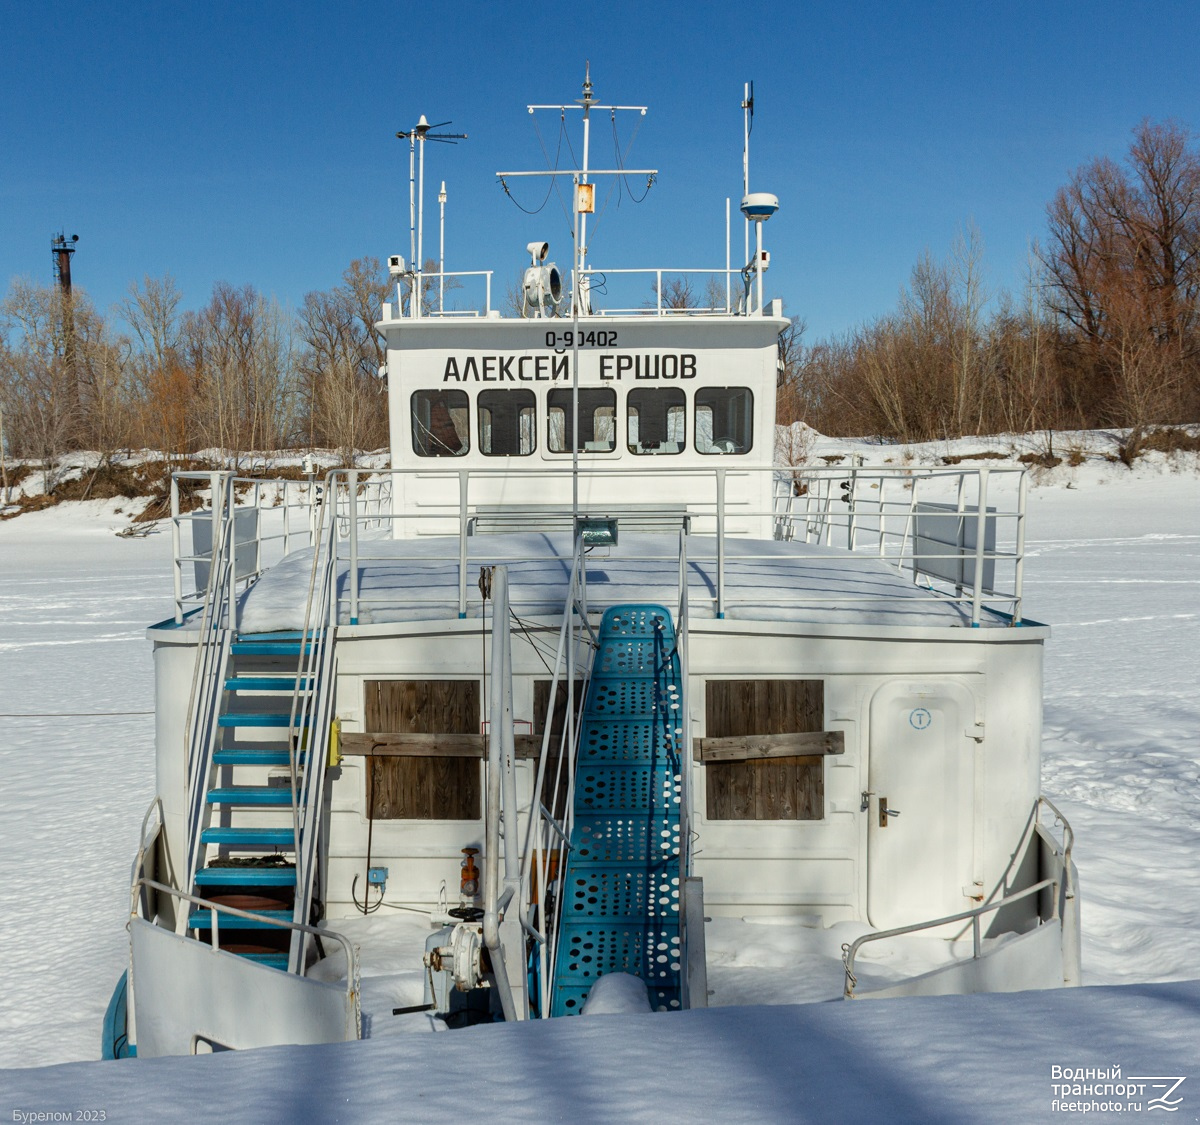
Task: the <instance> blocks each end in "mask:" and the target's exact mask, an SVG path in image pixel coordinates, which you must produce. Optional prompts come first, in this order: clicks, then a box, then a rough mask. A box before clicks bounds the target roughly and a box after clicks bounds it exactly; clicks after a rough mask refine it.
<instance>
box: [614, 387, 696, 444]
mask: <svg viewBox="0 0 1200 1125" xmlns="http://www.w3.org/2000/svg"><path fill="white" fill-rule="evenodd" d="M685 429H686V406H685V396H684V393H683V391H681V390H678V389H675V388H667V389H662V390H659V389H652V388H650V387H639V388H637V389H636V390H632V391H630V392H629V394H628V395H627V396H626V399H625V432H626V440H627V441H628V443H629V452H630V453H637V454H663V453H682V452H683V449H684V445H685V443H686V441H687V435H686V433H685Z"/></svg>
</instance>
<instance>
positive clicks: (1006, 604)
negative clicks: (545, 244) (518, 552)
mask: <svg viewBox="0 0 1200 1125" xmlns="http://www.w3.org/2000/svg"><path fill="white" fill-rule="evenodd" d="M724 461H725V459H722V463H721V464H719V465H715V466H712V467H707V466H705V467H697V466H686V467H682V468H661V467H659V465H658V464H656V465H655V466H654V467H653V469H652V470H648V469H646V468H645V467H643V466H639V467H637V468H632V467H629V468H626V467H624V466H608V465H590V466H589V467H588V469H587V470H586V479H587V482H588V486H589V489H590V490H591V493H592V495H594V496H597V497H602V498H603V499H597V500H592V501H588V502H587V504H586V512H584V514H585V515H588V516H589V517H590V516H596V515H601V514H607V515H609V516H611V517H612V518H615V519H616V520H617V522H618V527H619V532H620V535H621V538H622V542H626V541H627V540H628V537H630V536H633V535H636V534H637V533H639V532H642V531H657V532H660V533H661V532H664V531H668V530H671V529H673V533H674V534H678V531H679V530H680V529H681V528H682V529H683V530H685V531H686V532H687V533H688V536H689V540H688V549H687V558H688V562H689V569H688V572H687V574H688V583H687V598H688V603H689V609H690V612H691V614H692V616H693V617H694V616H695V615H696V614H697V613H701V614H702V615H707V614H711V615H712V616H714V617H717V618H723V617H727V616H729V614H730V613H731V612H736V611H737V610H738V608H739V607H740V606H744V605H753V604H757V603H758V602H761V600H762V596H763V594H762V590H761V589H760V590H758V591H757V593H756V592H755V589H754V588H753V587H752V586H746V585H745V583H743V582H741V581H740V579H739V577H738V575H739V573H741V574H744V573H745V572H746V570H747V569H748V568H750V567H753V566H754V565H756V564H758V563H760V562H762V561H763V560H766V559H771V558H775V557H777V556H778V551H777V549H775V548H772V547H771V546H770V545H769V544H768V543H764V544H763V546H762V548H761V549H756V548H755V547H754V546H753V545H752V544H753V541H754V540H756V539H757V540H759V541H763V540H770V539H772V538H773V539H775V540H785V541H791V542H805V543H808V544H811V545H813V546H820V547H834V548H839V549H842V550H845V551H847V552H849V554H850V555H851V556H854V557H859V558H865V557H873V558H876V559H878V560H880V561H881V562H882V563H884V564H886V565H887V566H888V567H889V568H891V569H892V570H894V571H896V572H898V573H900V574H902V575H904V576H905V577H906V578H907V579H908V580H910V581H912V582H914V583H916V584H918V585H920V586H922V587H924V588H927V589H928V590H930V591H932V592H933V593H934V594H935V595H936V596H937V597H938V598H939V600H941V601H943V602H947V603H951V604H953V605H955V606H957V607H958V609H959V612H960V614H961V617H962V620H963V623H964V624H970V625H972V626H978V625H980V624H981V623H983V622H984V620H985V615H986V617H987V620H989V621H993V622H1006V623H1009V624H1014V625H1017V624H1020V623H1021V620H1022V594H1023V590H1022V587H1023V579H1024V547H1025V511H1026V499H1027V481H1026V476H1025V470H1024V469H1021V468H1015V467H1014V468H1009V467H994V466H979V467H970V468H967V467H962V466H951V467H946V468H941V469H913V468H905V467H899V466H888V465H885V466H866V465H860V464H857V463H853V462H852V463H850V464H849V465H846V466H842V465H822V466H816V467H814V466H804V467H795V466H786V467H753V466H742V465H729V464H725V463H724ZM570 480H571V476H570V471H569V469H567V468H566V467H558V466H554V467H549V468H524V467H523V468H521V469H520V470H519V471H515V470H512V469H508V468H495V469H493V468H452V467H449V466H445V467H444V466H443V465H441V464H436V465H431V466H429V467H422V468H420V469H385V470H368V469H340V470H336V471H334V472H331V473H330V474H328V476H327V478H326V480H325V481H324V482H323V483H322V485H321V488H322V490H323V494H324V496H325V498H326V499H328V500H329V501H330V502H332V503H334V504H336V507H337V513H338V518H337V521H336V534H335V535H333V536H331V537H330V539H331V542H332V543H333V545H334V552H335V556H336V559H335V565H336V566H337V568H338V578H337V580H338V590H337V605H336V617H335V618H333V620H336V621H338V622H339V623H349V624H358V623H359V622H360V621H363V620H369V619H370V617H371V612H372V610H373V609H377V608H380V604H381V601H386V606H387V608H388V609H389V610H392V611H397V612H400V613H403V612H404V610H405V609H409V608H415V607H417V606H427V605H428V604H429V594H428V591H427V590H426V589H421V590H416V591H409V592H408V593H407V594H405V593H404V592H402V591H401V592H397V591H396V590H390V591H389V592H388V594H387V597H386V599H380V598H379V597H378V595H377V594H374V593H372V592H371V590H370V589H369V588H368V589H364V584H363V577H364V572H365V570H366V568H367V567H369V566H370V565H371V562H372V558H373V557H376V556H378V555H379V551H378V550H377V549H375V548H367V547H365V546H364V544H365V543H367V542H368V541H370V540H376V539H380V538H390V537H391V536H392V535H393V534H394V535H396V536H397V537H398V538H404V539H413V540H425V541H427V542H428V541H430V540H433V539H434V538H435V537H440V538H441V541H442V542H443V543H444V544H445V546H446V548H447V549H446V550H444V551H440V550H437V549H436V546H435V545H434V544H432V543H429V544H428V545H427V546H426V547H425V548H423V549H422V552H421V555H420V557H421V559H422V560H423V561H424V562H426V563H428V564H430V566H431V567H434V568H436V567H452V568H454V570H455V573H456V575H457V580H456V587H457V596H456V598H455V601H456V603H457V604H456V605H455V606H454V609H455V610H456V611H457V614H458V616H460V617H468V616H476V615H478V614H479V613H481V612H482V600H481V598H480V596H479V595H478V592H477V591H476V590H475V586H474V582H473V580H472V575H471V566H470V565H469V555H470V553H471V552H470V543H471V541H472V537H473V536H475V535H479V536H481V537H482V535H483V533H485V532H486V531H489V530H491V531H497V530H513V531H546V532H554V531H561V532H562V533H563V540H562V549H561V551H560V552H559V553H554V552H553V550H552V551H551V552H550V553H546V552H545V549H544V548H545V544H544V543H543V544H542V546H541V549H540V553H539V555H538V556H537V557H538V559H539V560H540V561H542V562H543V563H550V564H558V565H560V566H561V567H562V568H563V569H564V571H565V570H566V569H567V568H568V567H569V566H570V562H571V555H570V554H569V551H570V544H571V534H572V522H571V520H572V515H571V508H570V503H569V496H570ZM514 481H520V482H521V483H520V484H519V485H517V486H516V487H517V488H519V489H521V490H522V491H521V493H520V494H522V495H531V494H533V495H539V496H540V497H541V498H542V499H541V500H540V501H539V502H537V503H513V502H504V503H498V502H497V498H498V497H500V498H503V497H504V496H508V495H511V493H512V491H513V482H514ZM232 483H233V485H234V490H235V492H236V491H237V488H238V487H239V486H242V485H243V484H244V482H243V480H242V478H235V479H234V480H233V482H232ZM253 484H254V485H255V486H256V488H255V491H254V492H253V493H252V494H251V493H249V492H248V491H247V495H246V497H245V499H244V503H243V507H244V508H249V507H250V506H251V505H252V504H253V505H254V512H255V518H254V520H253V521H250V522H249V523H248V524H247V525H246V528H245V529H244V531H243V533H242V534H243V535H244V538H243V541H242V542H241V543H239V544H238V545H237V546H236V549H235V555H236V557H237V558H238V559H239V560H240V561H239V564H238V569H237V570H236V571H235V578H236V581H237V582H239V583H240V584H243V585H244V584H247V583H248V582H250V581H252V580H253V577H255V576H256V575H257V574H258V573H259V572H260V571H261V570H263V569H265V568H266V566H267V565H269V558H270V556H272V555H274V554H275V553H277V552H279V551H280V550H281V548H282V549H283V550H288V549H292V550H294V549H295V548H296V547H297V546H308V545H310V544H311V543H312V542H313V532H312V531H311V530H310V528H311V527H312V523H313V520H314V519H315V514H312V516H311V518H310V513H308V512H307V509H313V513H315V507H314V505H315V502H316V501H315V493H316V489H315V488H313V487H311V486H308V485H307V482H305V485H304V488H307V491H304V490H303V488H302V489H300V490H295V491H290V490H289V489H288V488H287V487H286V486H290V485H295V484H296V482H266V481H257V482H253ZM502 485H503V488H502ZM273 486H274V487H278V488H280V489H282V491H280V492H278V493H272V492H271V488H272V487H273ZM247 488H248V486H247ZM635 488H636V492H635ZM406 489H407V490H409V491H410V492H415V491H416V490H418V489H419V490H420V495H419V496H418V497H416V498H415V499H406V498H405V490H406ZM654 494H658V495H662V496H664V497H679V498H680V499H678V500H670V501H664V502H663V503H662V504H660V505H656V504H654V503H653V502H650V503H646V502H644V501H643V500H639V502H638V503H632V504H630V503H628V502H626V501H624V500H621V499H618V498H619V497H625V496H629V495H637V496H638V497H639V498H641V497H644V496H646V495H654ZM393 495H394V496H395V497H396V499H395V502H394V503H393V501H392V497H393ZM263 497H270V502H268V503H264V502H263V500H262V499H261V498H263ZM276 500H278V503H276ZM242 510H243V508H239V511H242ZM289 513H290V524H291V526H290V529H289V528H288V525H287V523H286V522H285V521H287V520H288V518H289ZM297 513H303V514H297ZM205 519H211V514H210V513H207V512H202V513H189V514H186V515H184V516H181V517H179V518H178V521H177V523H176V540H177V543H176V560H175V570H176V588H177V613H176V618H177V620H180V621H181V620H182V618H183V616H184V615H185V607H186V605H187V602H188V598H189V597H193V598H197V599H198V598H199V595H184V594H182V593H181V592H180V591H181V588H182V587H181V582H180V575H181V574H182V571H183V568H184V566H185V564H187V563H189V562H191V563H196V562H199V563H200V564H201V565H204V564H206V562H207V557H206V556H205V555H204V554H203V552H202V550H194V551H193V552H192V553H191V554H184V553H183V551H182V547H181V546H180V544H179V542H178V540H179V538H180V537H179V535H178V528H179V525H181V524H182V523H183V522H186V521H187V520H192V521H203V520H205ZM297 525H299V527H298V526H297ZM234 527H235V532H234V533H235V538H236V537H237V535H238V532H237V530H236V528H237V525H236V522H235V525H234ZM735 543H736V546H735ZM659 546H660V547H661V546H662V541H661V540H660V541H659ZM638 557H639V559H641V560H642V561H644V562H646V563H651V564H654V563H658V564H661V565H662V567H663V569H664V574H665V573H669V572H670V571H671V570H673V569H674V568H675V567H676V566H677V565H678V563H679V558H680V556H679V553H678V552H677V550H676V549H675V548H674V547H665V548H663V550H662V553H661V554H656V553H654V552H653V551H652V552H650V553H646V552H645V551H644V550H642V551H639V554H638ZM532 559H533V556H531V557H530V560H525V561H532ZM247 560H250V561H247ZM504 561H506V562H508V563H509V564H510V565H511V564H513V563H515V562H520V561H522V560H520V559H519V558H514V557H513V556H512V555H511V554H509V555H507V556H506V558H505V560H504ZM252 564H253V565H252ZM701 568H703V570H704V571H705V572H706V573H705V574H701ZM731 568H732V570H731ZM738 568H741V569H740V571H739V570H738ZM731 573H732V575H733V576H732V578H731ZM668 581H669V579H668ZM513 596H514V606H515V607H519V603H518V600H517V599H518V596H519V591H517V590H516V589H514V591H513ZM893 596H894V592H884V593H880V592H877V591H872V590H869V589H866V588H865V586H864V585H859V586H856V587H855V588H844V587H843V588H839V589H837V590H832V589H830V590H828V591H826V590H825V589H823V588H822V587H821V586H820V585H815V586H814V585H812V584H809V585H808V586H807V587H806V588H805V589H804V590H803V591H801V592H799V593H797V592H795V591H789V590H787V589H776V590H774V591H772V596H771V602H772V605H774V606H776V607H778V608H780V609H784V610H786V609H787V608H788V606H789V605H790V604H793V603H794V605H795V606H796V607H797V609H806V610H821V609H835V608H836V609H838V610H847V609H849V610H866V609H870V608H871V607H872V606H873V605H875V606H877V605H879V603H880V601H881V598H887V597H893ZM406 598H407V599H408V600H407V601H406V600H405V599H406ZM600 604H601V605H603V603H602V602H601V603H600ZM541 608H542V611H543V612H544V611H545V606H544V605H543V606H542V607H541Z"/></svg>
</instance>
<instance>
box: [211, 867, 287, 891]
mask: <svg viewBox="0 0 1200 1125" xmlns="http://www.w3.org/2000/svg"><path fill="white" fill-rule="evenodd" d="M295 885H296V869H295V868H294V867H205V868H202V869H201V870H200V871H197V872H196V886H198V887H294V886H295Z"/></svg>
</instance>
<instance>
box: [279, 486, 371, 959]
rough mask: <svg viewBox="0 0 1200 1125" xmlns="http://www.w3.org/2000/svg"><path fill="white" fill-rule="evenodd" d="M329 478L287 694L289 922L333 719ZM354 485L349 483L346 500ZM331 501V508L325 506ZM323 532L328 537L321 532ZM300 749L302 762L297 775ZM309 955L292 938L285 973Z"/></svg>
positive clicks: (302, 901) (299, 936) (333, 528)
mask: <svg viewBox="0 0 1200 1125" xmlns="http://www.w3.org/2000/svg"><path fill="white" fill-rule="evenodd" d="M331 476H332V474H329V476H327V477H326V487H325V490H324V494H323V495H324V499H325V502H324V503H323V504H322V505H321V510H320V512H319V514H318V517H317V526H316V543H317V544H318V546H317V549H316V550H314V551H313V559H312V567H311V569H310V572H309V580H308V598H307V601H306V603H305V607H304V628H303V629H302V630H301V633H300V654H299V656H298V657H297V660H296V683H295V687H294V688H293V691H292V702H291V713H290V718H289V737H288V775H289V780H290V783H291V789H292V830H293V841H294V844H295V848H296V853H295V854H296V898H295V902H294V904H293V911H294V913H293V919H294V921H296V922H297V923H300V922H302V921H306V920H307V918H308V916H309V910H310V909H311V906H312V899H313V886H314V883H315V877H316V869H317V862H318V856H317V846H318V843H319V840H320V834H321V812H322V804H321V803H322V800H323V790H324V778H325V766H326V762H327V760H328V752H329V731H330V725H331V723H332V719H333V697H334V671H333V668H334V660H333V656H334V644H335V638H336V629H337V622H336V620H335V619H332V614H331V608H330V607H331V606H332V605H334V604H335V598H334V593H333V588H334V583H335V582H336V579H337V572H336V554H337V551H336V546H335V544H336V539H337V519H336V492H335V490H334V485H333V481H332V480H331V479H330V477H331ZM356 484H357V481H356V480H354V479H352V483H351V494H352V495H353V493H354V492H355V491H356ZM331 500H332V503H331V502H330V501H331ZM327 526H328V532H326V527H327ZM302 746H303V748H304V749H305V753H306V754H307V758H306V760H305V763H304V766H303V769H301V766H300V762H299V757H300V749H301V747H302ZM307 952H308V938H307V936H306V935H305V933H304V931H296V932H295V933H294V934H293V938H292V946H291V949H290V951H289V956H288V968H289V969H290V970H291V971H292V972H299V971H300V968H301V966H303V964H304V961H305V958H306V956H307Z"/></svg>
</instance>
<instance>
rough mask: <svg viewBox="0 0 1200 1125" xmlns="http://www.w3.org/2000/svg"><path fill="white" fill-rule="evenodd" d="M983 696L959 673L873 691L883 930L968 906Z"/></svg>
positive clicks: (874, 857) (877, 922)
mask: <svg viewBox="0 0 1200 1125" xmlns="http://www.w3.org/2000/svg"><path fill="white" fill-rule="evenodd" d="M974 722H975V702H974V699H973V697H972V695H971V692H970V691H969V690H968V688H967V687H966V685H965V684H963V683H961V682H955V681H952V680H935V681H919V682H918V681H894V682H892V683H890V684H885V685H884V686H883V687H881V688H880V689H879V690H878V691H877V692H876V693H875V696H874V698H873V699H872V700H871V712H870V724H871V725H870V766H869V769H868V777H869V781H868V785H867V792H866V793H865V794H864V796H863V802H862V803H863V805H864V806H865V807H864V810H863V815H864V816H865V817H867V917H868V920H869V921H870V923H871V925H872V926H874V927H876V928H877V929H890V928H892V927H894V926H907V925H911V924H913V923H915V922H925V921H929V920H931V919H933V918H940V917H944V916H946V915H948V914H957V913H960V912H962V911H964V910H969V909H970V908H971V907H972V906H974V905H975V903H974V902H973V901H972V900H971V899H970V898H969V897H968V894H967V891H968V890H969V889H970V885H971V882H972V879H973V874H972V872H973V861H974V836H975V807H974V806H975V742H974V739H973V738H971V737H970V736H969V734H968V731H969V730H970V729H971V728H973V725H974Z"/></svg>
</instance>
